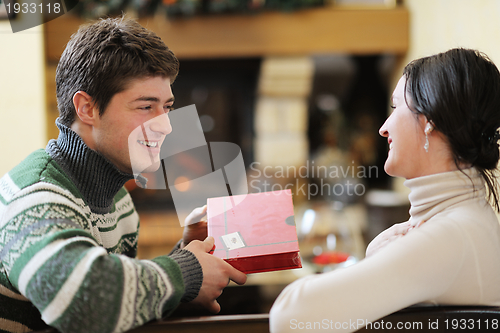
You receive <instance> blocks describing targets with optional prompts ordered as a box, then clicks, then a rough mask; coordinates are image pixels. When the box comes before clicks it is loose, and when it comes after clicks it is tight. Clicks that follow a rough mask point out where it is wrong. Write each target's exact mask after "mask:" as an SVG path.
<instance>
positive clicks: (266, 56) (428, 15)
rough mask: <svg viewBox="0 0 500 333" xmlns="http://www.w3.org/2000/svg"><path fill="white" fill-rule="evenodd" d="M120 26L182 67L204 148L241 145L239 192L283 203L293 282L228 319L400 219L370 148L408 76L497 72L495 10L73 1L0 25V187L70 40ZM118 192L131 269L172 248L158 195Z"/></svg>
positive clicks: (379, 158) (382, 4)
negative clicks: (104, 25) (416, 68)
mask: <svg viewBox="0 0 500 333" xmlns="http://www.w3.org/2000/svg"><path fill="white" fill-rule="evenodd" d="M19 2H20V3H23V0H19ZM0 6H3V4H2V5H0ZM122 12H125V13H127V15H129V16H131V17H134V18H137V19H138V20H139V22H140V23H141V24H143V25H144V26H146V27H147V28H149V29H151V30H153V31H155V32H156V33H157V34H158V35H159V36H160V37H161V38H162V39H163V40H164V42H165V43H166V44H167V45H168V46H169V47H170V48H171V49H172V50H173V51H174V53H175V54H176V55H177V57H178V58H179V59H180V64H181V66H180V73H179V76H178V78H177V80H176V82H175V83H174V85H173V87H172V90H173V93H174V95H175V98H176V102H175V107H176V108H181V107H183V106H187V105H191V104H195V105H196V108H197V110H198V113H199V115H200V120H201V124H202V127H203V130H204V132H205V137H206V141H207V142H214V141H224V142H233V143H236V144H237V145H239V146H240V148H241V150H242V154H243V158H244V161H245V167H246V168H247V175H248V186H249V191H250V192H260V191H270V190H280V189H283V188H285V187H286V188H291V189H292V193H293V197H294V206H295V222H296V225H297V234H298V237H299V240H300V246H301V255H302V257H303V259H304V263H305V265H304V268H303V269H301V270H293V271H283V272H275V273H262V274H255V275H254V276H251V278H250V279H249V283H248V284H247V286H246V287H235V288H233V289H234V291H228V292H226V291H225V293H224V294H223V295H224V297H226V299H225V300H223V301H222V302H227V304H228V306H226V307H224V305H223V309H224V308H225V309H232V310H230V311H234V312H239V313H244V312H261V311H267V309H268V307H269V306H270V303H272V300H273V297H275V295H277V293H279V291H280V290H281V289H282V288H283V286H284V285H286V284H287V283H289V282H291V281H293V280H294V279H296V278H297V277H300V276H303V275H307V274H312V273H320V272H324V271H327V270H330V269H335V268H336V267H338V266H342V265H348V264H352V263H354V262H356V261H358V260H361V259H362V258H363V256H364V250H365V248H366V244H367V243H368V242H369V241H370V240H371V239H372V238H373V237H374V236H375V235H376V234H377V233H378V232H380V231H381V230H383V229H385V228H387V227H388V226H390V225H392V224H393V223H397V222H401V221H404V220H406V219H407V218H408V208H409V206H408V201H407V197H406V196H407V192H406V189H405V188H404V186H402V180H399V179H392V178H390V177H388V176H387V175H386V174H385V172H384V170H383V165H384V161H385V158H386V156H387V150H388V147H387V141H386V140H385V139H384V138H382V137H380V136H379V134H378V129H379V128H380V126H381V125H382V123H383V122H384V120H385V118H386V117H387V114H388V111H389V107H388V106H389V101H390V96H391V94H392V91H393V89H394V87H395V85H396V82H397V80H398V79H399V77H400V76H401V73H402V68H403V66H404V65H405V64H406V63H408V62H409V61H411V60H412V59H415V58H419V57H423V56H426V55H431V54H434V53H437V52H442V51H446V50H447V49H449V48H452V47H467V48H477V49H479V50H480V51H483V52H485V53H486V54H487V55H488V56H489V57H490V58H491V59H492V60H493V61H494V62H496V63H500V44H499V43H498V42H497V41H498V40H500V21H499V20H498V17H500V2H499V1H497V0H476V1H468V0H404V1H403V0H390V1H387V0H336V1H335V0H291V1H279V0H245V1H242V0H199V1H196V0H163V1H160V0H129V1H124V0H109V1H100V0H94V1H90V0H84V1H80V3H79V4H78V5H77V7H76V8H75V9H74V10H72V11H71V12H70V13H68V14H66V15H63V16H61V17H59V18H57V19H54V20H52V21H50V22H48V23H46V24H43V25H41V26H38V27H35V28H31V29H28V30H25V31H22V32H18V33H15V34H13V33H12V31H11V28H10V25H9V21H8V20H6V19H5V18H4V19H1V18H0V116H1V117H2V118H1V122H0V151H1V157H0V176H1V175H3V174H4V173H6V172H8V171H9V170H10V169H11V168H12V167H13V166H15V165H16V164H17V163H19V162H20V161H21V160H22V159H23V158H24V157H26V156H27V155H28V154H29V153H30V152H32V151H33V150H35V149H38V148H45V146H46V144H47V141H48V140H49V139H52V138H56V137H57V135H58V131H57V128H56V126H55V124H54V120H55V118H56V117H57V114H58V113H57V112H58V111H57V102H56V98H55V82H54V78H55V68H56V66H57V61H58V59H59V56H60V54H61V52H62V50H63V49H64V47H65V45H66V42H67V41H68V39H69V37H70V35H71V34H72V33H74V32H75V31H76V30H77V28H78V26H79V25H80V24H82V23H84V22H86V21H88V20H92V19H96V18H98V17H103V16H108V15H109V16H116V15H120V14H121V13H122ZM17 19H22V14H20V15H19V16H18V18H17ZM127 187H128V189H129V191H130V192H131V195H132V196H133V198H134V200H135V203H136V206H137V209H138V211H139V214H140V216H141V233H140V240H139V256H140V257H141V258H150V257H153V256H156V255H159V254H164V253H167V252H168V251H169V249H170V248H171V246H172V245H173V244H175V243H176V242H177V240H178V239H179V238H180V237H181V235H182V229H181V228H180V226H179V224H178V221H177V220H176V215H175V212H174V210H173V209H174V207H173V202H172V198H171V195H170V194H169V192H168V190H156V191H155V190H144V189H141V188H137V187H136V186H135V184H134V183H133V182H131V183H129V184H127ZM318 258H320V259H321V260H315V259H318ZM245 288H246V289H245ZM229 289H230V290H231V288H229ZM234 295H238V297H234ZM242 295H246V296H245V297H242ZM252 298H255V302H253V303H251V304H254V305H252V306H251V307H250V308H249V307H248V304H250V303H248V302H242V301H241V300H242V299H245V300H248V299H252ZM244 304H246V305H244ZM180 311H182V310H180ZM226 311H228V310H226ZM222 313H224V310H223V312H222Z"/></svg>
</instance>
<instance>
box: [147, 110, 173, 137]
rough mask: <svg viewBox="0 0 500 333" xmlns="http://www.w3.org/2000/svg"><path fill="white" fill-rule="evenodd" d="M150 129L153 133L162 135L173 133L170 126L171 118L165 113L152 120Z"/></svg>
mask: <svg viewBox="0 0 500 333" xmlns="http://www.w3.org/2000/svg"><path fill="white" fill-rule="evenodd" d="M148 123H149V129H150V130H151V131H152V132H155V133H160V134H162V135H167V134H170V133H171V132H172V125H171V124H170V118H169V117H168V113H163V114H161V115H159V116H156V117H155V118H153V119H151V120H150V121H149V122H148Z"/></svg>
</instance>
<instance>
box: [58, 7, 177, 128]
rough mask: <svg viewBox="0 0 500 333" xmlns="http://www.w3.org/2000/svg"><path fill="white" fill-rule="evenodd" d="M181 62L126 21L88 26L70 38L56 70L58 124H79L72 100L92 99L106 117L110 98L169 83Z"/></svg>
mask: <svg viewBox="0 0 500 333" xmlns="http://www.w3.org/2000/svg"><path fill="white" fill-rule="evenodd" d="M178 71H179V61H178V60H177V58H176V57H175V55H174V54H173V53H172V51H171V50H170V49H169V48H168V47H167V46H166V45H165V44H164V43H163V41H162V40H161V39H160V37H158V36H157V35H156V34H155V33H154V32H152V31H150V30H147V29H145V28H144V27H142V26H141V25H140V24H139V23H137V22H136V21H134V20H132V19H127V18H125V17H120V18H108V19H101V20H99V21H97V22H95V23H92V24H89V25H84V26H82V27H80V29H79V30H78V31H77V32H76V33H75V34H74V35H73V36H71V39H70V41H69V42H68V45H67V46H66V49H65V50H64V52H63V54H62V55H61V59H60V60H59V64H58V66H57V70H56V92H57V104H58V107H59V120H60V122H61V123H63V124H64V125H66V126H70V125H71V124H72V123H73V121H74V119H75V115H76V112H75V108H74V105H73V95H74V94H75V93H76V92H77V91H85V92H86V93H87V94H89V95H90V96H91V97H92V99H93V102H94V103H95V105H96V107H97V108H98V110H99V114H100V115H101V116H102V114H103V113H104V111H105V110H106V107H107V106H108V104H109V102H110V101H111V98H112V97H113V96H114V95H115V94H117V93H119V92H121V91H123V90H125V89H126V88H127V84H129V83H130V81H132V80H134V79H140V78H144V77H148V76H151V77H155V76H162V77H169V78H170V81H171V83H172V82H173V81H174V80H175V78H176V76H177V73H178Z"/></svg>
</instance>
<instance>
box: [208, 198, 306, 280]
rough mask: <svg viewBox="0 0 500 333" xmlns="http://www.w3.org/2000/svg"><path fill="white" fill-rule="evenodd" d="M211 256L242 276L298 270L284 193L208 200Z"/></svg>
mask: <svg viewBox="0 0 500 333" xmlns="http://www.w3.org/2000/svg"><path fill="white" fill-rule="evenodd" d="M207 219H208V235H209V236H212V237H214V239H215V250H214V252H213V254H214V255H215V256H217V257H219V258H222V259H224V260H225V261H227V262H228V263H229V264H231V265H232V266H233V267H235V268H237V269H238V270H240V271H242V272H244V273H247V274H248V273H258V272H268V271H277V270H283V269H292V268H300V267H302V264H301V261H300V256H299V243H298V240H297V232H296V229H295V220H294V212H293V202H292V192H291V191H290V190H289V189H288V190H282V191H272V192H262V193H253V194H246V195H235V196H229V197H219V198H210V199H208V201H207Z"/></svg>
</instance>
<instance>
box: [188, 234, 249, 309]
mask: <svg viewBox="0 0 500 333" xmlns="http://www.w3.org/2000/svg"><path fill="white" fill-rule="evenodd" d="M213 246H214V239H213V237H207V238H206V239H205V240H204V241H203V242H200V241H192V242H191V243H189V244H188V245H187V246H186V248H185V249H186V250H189V251H191V252H192V253H193V254H194V255H195V256H196V258H197V259H198V261H199V262H200V265H201V268H202V270H203V283H202V285H201V288H200V292H199V293H198V296H197V297H196V298H195V299H194V300H193V302H194V303H196V304H200V305H201V306H203V307H205V308H207V309H208V310H210V311H211V312H213V313H218V312H219V311H220V305H219V303H217V298H218V297H219V296H220V295H221V294H222V291H223V289H224V288H225V287H226V286H227V285H228V284H229V282H230V281H231V280H232V281H234V282H236V283H237V284H239V285H242V284H244V283H245V282H246V280H247V276H246V275H245V274H244V273H242V272H240V271H239V270H237V269H236V268H234V267H233V266H231V265H229V264H228V263H227V262H225V261H224V260H222V259H220V258H217V257H215V256H213V255H211V254H209V253H208V252H209V251H210V250H212V248H213Z"/></svg>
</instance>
